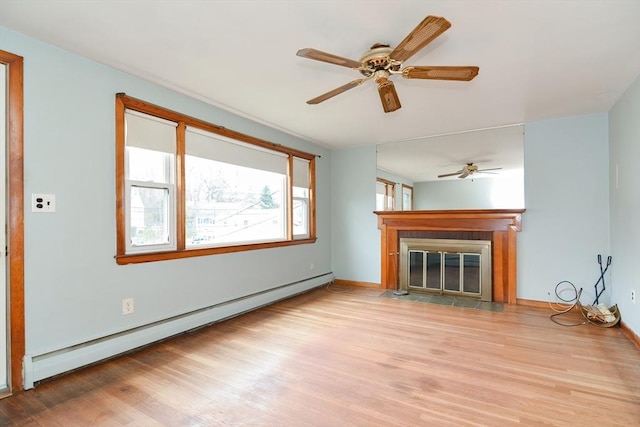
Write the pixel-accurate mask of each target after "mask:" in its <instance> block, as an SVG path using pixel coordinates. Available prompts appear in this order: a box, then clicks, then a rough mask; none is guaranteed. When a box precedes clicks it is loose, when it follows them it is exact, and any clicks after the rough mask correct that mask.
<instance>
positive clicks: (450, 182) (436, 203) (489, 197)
mask: <svg viewBox="0 0 640 427" xmlns="http://www.w3.org/2000/svg"><path fill="white" fill-rule="evenodd" d="M413 189H414V192H413V195H414V201H415V202H414V207H415V209H423V210H429V209H522V208H523V207H524V175H523V174H522V172H520V173H518V174H515V173H514V174H509V175H504V176H500V177H496V178H493V177H492V178H485V177H481V178H475V179H472V178H465V179H447V180H443V181H428V182H417V183H416V184H415V185H414V188H413Z"/></svg>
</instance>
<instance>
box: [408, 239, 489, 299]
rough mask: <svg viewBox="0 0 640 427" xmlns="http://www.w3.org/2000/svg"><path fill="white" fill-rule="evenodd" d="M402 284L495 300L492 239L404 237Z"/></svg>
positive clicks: (416, 289)
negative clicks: (492, 281) (492, 292)
mask: <svg viewBox="0 0 640 427" xmlns="http://www.w3.org/2000/svg"><path fill="white" fill-rule="evenodd" d="M399 288H400V289H401V290H404V291H407V292H421V293H437V294H441V295H452V296H463V297H468V298H475V299H479V300H481V301H491V300H492V295H491V241H490V240H452V239H415V238H401V239H400V276H399Z"/></svg>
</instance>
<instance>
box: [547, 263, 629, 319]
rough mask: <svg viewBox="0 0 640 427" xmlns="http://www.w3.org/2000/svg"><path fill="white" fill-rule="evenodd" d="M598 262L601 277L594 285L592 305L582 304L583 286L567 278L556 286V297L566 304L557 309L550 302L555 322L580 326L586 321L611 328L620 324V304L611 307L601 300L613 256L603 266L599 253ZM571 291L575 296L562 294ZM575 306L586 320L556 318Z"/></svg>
mask: <svg viewBox="0 0 640 427" xmlns="http://www.w3.org/2000/svg"><path fill="white" fill-rule="evenodd" d="M598 264H599V266H600V277H599V278H598V281H597V282H596V284H595V285H594V288H595V295H596V298H595V300H594V301H593V304H592V305H582V304H581V303H580V296H581V295H582V288H580V290H577V289H576V287H575V285H574V284H573V283H571V282H569V281H567V280H563V281H561V282H559V283H558V284H557V285H556V288H555V293H556V297H557V298H558V299H559V300H560V301H562V302H563V303H564V304H562V305H561V307H562V308H561V309H556V308H554V307H553V306H552V305H551V302H549V307H550V308H551V309H552V310H553V311H554V312H555V313H554V314H552V315H551V316H550V319H551V320H552V321H553V322H554V323H557V324H558V325H562V326H579V325H584V324H586V323H592V324H594V325H597V326H602V327H606V328H609V327H611V326H615V325H617V324H618V322H619V321H620V312H619V311H618V306H617V305H613V306H611V307H607V306H606V305H605V304H602V303H600V302H599V299H600V296H601V295H602V293H603V292H604V291H605V289H606V285H605V280H604V277H605V274H606V273H607V270H608V269H609V266H610V265H611V256H609V257H607V262H606V265H605V266H604V267H603V265H602V255H600V254H598ZM600 282H602V287H599V285H600ZM563 286H564V287H563ZM571 291H573V298H565V297H563V296H562V294H564V293H566V292H571ZM569 303H570V304H571V305H570V306H568V307H567V306H566V304H569ZM575 307H577V308H578V310H579V311H580V313H582V316H583V317H584V318H585V319H586V321H584V322H580V323H570V324H566V323H560V322H559V321H558V320H557V319H556V317H557V316H559V315H561V314H565V313H568V312H570V311H571V310H573V309H574V308H575Z"/></svg>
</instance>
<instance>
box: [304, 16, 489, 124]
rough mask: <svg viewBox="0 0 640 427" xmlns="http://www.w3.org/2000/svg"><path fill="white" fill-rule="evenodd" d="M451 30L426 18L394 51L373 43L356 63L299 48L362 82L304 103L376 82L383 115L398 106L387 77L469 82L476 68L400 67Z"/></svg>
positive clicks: (442, 20) (441, 21)
mask: <svg viewBox="0 0 640 427" xmlns="http://www.w3.org/2000/svg"><path fill="white" fill-rule="evenodd" d="M449 27H451V23H450V22H449V21H447V20H446V19H445V18H442V17H439V16H427V17H426V18H425V19H424V20H423V21H422V22H421V23H420V24H418V26H417V27H416V28H414V29H413V31H412V32H411V33H409V35H407V37H405V39H404V40H402V41H401V42H400V44H398V46H396V47H395V48H391V46H390V45H388V44H383V43H376V44H374V45H373V46H371V48H370V49H369V50H368V51H366V52H365V53H364V54H363V55H362V56H361V57H360V60H359V61H355V60H353V59H349V58H343V57H341V56H338V55H334V54H332V53H327V52H323V51H320V50H317V49H312V48H305V49H300V50H299V51H298V52H297V53H296V55H298V56H300V57H303V58H307V59H313V60H315V61H321V62H327V63H329V64H334V65H340V66H342V67H347V68H351V69H354V70H356V71H359V72H360V74H362V75H363V76H364V78H362V79H358V80H354V81H351V82H349V83H347V84H345V85H342V86H340V87H338V88H336V89H333V90H331V91H329V92H326V93H324V94H322V95H320V96H317V97H315V98H312V99H310V100H308V101H307V104H319V103H321V102H323V101H326V100H327V99H330V98H333V97H334V96H336V95H339V94H341V93H343V92H346V91H348V90H349V89H353V88H354V87H356V86H360V85H361V84H362V83H364V82H366V81H368V80H371V79H375V81H376V83H378V93H379V94H380V101H381V102H382V108H383V109H384V112H385V113H390V112H392V111H396V110H398V109H399V108H400V107H401V104H400V99H399V97H398V93H397V92H396V89H395V86H394V84H393V82H392V81H391V80H389V78H390V77H391V76H392V75H395V74H399V75H401V76H402V77H404V78H405V79H423V80H455V81H469V80H472V79H473V78H474V77H476V76H477V75H478V71H479V68H478V67H476V66H471V65H469V66H411V67H405V68H402V64H403V62H404V61H406V60H407V59H409V58H411V57H412V56H413V55H415V54H416V53H418V52H419V51H420V50H421V49H422V48H424V47H425V46H427V45H428V44H429V43H431V42H432V41H433V40H435V39H436V38H437V37H438V36H440V35H441V34H442V33H444V32H445V31H446V30H447V29H449Z"/></svg>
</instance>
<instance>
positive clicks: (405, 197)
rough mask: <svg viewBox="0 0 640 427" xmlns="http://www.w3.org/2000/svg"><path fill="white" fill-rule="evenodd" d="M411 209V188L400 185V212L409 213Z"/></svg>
mask: <svg viewBox="0 0 640 427" xmlns="http://www.w3.org/2000/svg"><path fill="white" fill-rule="evenodd" d="M412 209H413V187H411V186H409V185H406V184H402V210H403V211H410V210H412Z"/></svg>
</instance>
